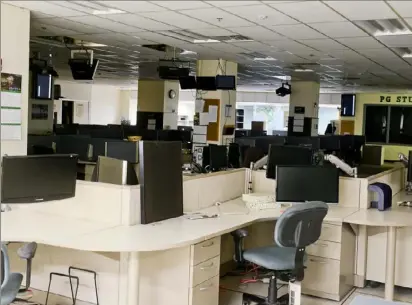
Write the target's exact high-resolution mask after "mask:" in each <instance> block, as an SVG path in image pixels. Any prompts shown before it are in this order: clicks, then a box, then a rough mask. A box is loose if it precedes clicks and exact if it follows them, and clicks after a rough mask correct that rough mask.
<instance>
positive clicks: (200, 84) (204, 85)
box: [196, 76, 216, 91]
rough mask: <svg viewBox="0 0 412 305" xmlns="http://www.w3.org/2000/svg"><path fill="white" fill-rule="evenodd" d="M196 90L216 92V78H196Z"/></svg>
mask: <svg viewBox="0 0 412 305" xmlns="http://www.w3.org/2000/svg"><path fill="white" fill-rule="evenodd" d="M196 89H197V90H204V91H216V77H215V76H198V77H196Z"/></svg>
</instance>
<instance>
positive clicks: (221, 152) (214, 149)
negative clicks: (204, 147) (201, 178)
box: [210, 145, 228, 172]
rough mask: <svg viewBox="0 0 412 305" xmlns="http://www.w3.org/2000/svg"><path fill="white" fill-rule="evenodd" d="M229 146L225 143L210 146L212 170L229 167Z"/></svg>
mask: <svg viewBox="0 0 412 305" xmlns="http://www.w3.org/2000/svg"><path fill="white" fill-rule="evenodd" d="M227 166H228V160H227V147H226V146H225V145H212V146H210V170H211V171H212V172H218V171H220V170H225V169H227Z"/></svg>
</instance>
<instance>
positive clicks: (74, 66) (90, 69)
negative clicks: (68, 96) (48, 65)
mask: <svg viewBox="0 0 412 305" xmlns="http://www.w3.org/2000/svg"><path fill="white" fill-rule="evenodd" d="M98 65H99V60H98V59H93V60H90V59H84V58H71V59H69V66H70V70H71V71H72V75H73V79H75V80H93V79H94V75H95V74H96V70H97V66H98Z"/></svg>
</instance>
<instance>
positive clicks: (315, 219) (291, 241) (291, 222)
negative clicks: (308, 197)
mask: <svg viewBox="0 0 412 305" xmlns="http://www.w3.org/2000/svg"><path fill="white" fill-rule="evenodd" d="M327 212H328V205H327V204H326V203H324V202H317V201H315V202H306V203H302V204H296V205H293V206H292V207H290V208H289V209H287V210H286V211H285V212H284V213H283V214H282V216H280V217H279V219H278V221H277V222H276V226H275V233H274V235H275V236H274V237H275V242H276V244H278V245H279V246H281V247H293V248H302V247H307V246H309V245H310V244H312V243H314V242H315V241H317V240H318V239H319V237H320V233H321V230H322V222H323V219H324V218H325V216H326V214H327Z"/></svg>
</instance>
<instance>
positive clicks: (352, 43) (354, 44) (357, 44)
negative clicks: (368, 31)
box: [336, 37, 385, 50]
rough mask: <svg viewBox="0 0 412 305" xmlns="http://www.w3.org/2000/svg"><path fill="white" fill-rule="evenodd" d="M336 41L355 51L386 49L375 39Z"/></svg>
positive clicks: (342, 39) (357, 38) (341, 39)
mask: <svg viewBox="0 0 412 305" xmlns="http://www.w3.org/2000/svg"><path fill="white" fill-rule="evenodd" d="M336 40H337V41H338V42H340V43H341V44H343V45H345V46H347V47H349V48H351V49H355V50H362V49H378V48H384V47H385V46H384V45H382V44H381V43H380V42H379V41H377V40H376V39H375V38H373V37H352V38H339V39H336Z"/></svg>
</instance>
